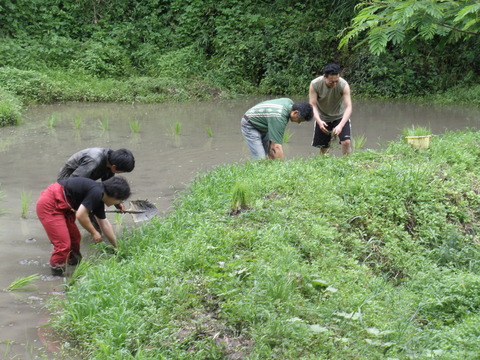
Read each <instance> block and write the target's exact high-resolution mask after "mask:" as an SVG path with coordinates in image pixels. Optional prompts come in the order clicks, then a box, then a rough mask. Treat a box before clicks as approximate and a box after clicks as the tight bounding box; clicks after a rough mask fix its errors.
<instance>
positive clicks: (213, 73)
mask: <svg viewBox="0 0 480 360" xmlns="http://www.w3.org/2000/svg"><path fill="white" fill-rule="evenodd" d="M357 2H358V1H353V0H350V1H331V0H317V1H311V0H307V1H301V2H299V1H291V0H280V1H279V0H276V1H272V0H268V1H261V2H259V1H252V0H228V1H222V0H190V1H185V0H167V1H166V0H148V1H137V2H132V1H127V0H79V1H62V0H31V1H26V2H22V4H21V6H20V5H19V4H18V3H17V2H16V1H13V0H4V1H3V2H2V3H1V4H0V24H1V25H0V53H1V54H2V56H1V57H0V90H1V93H0V95H1V97H0V104H2V103H5V102H9V101H10V100H9V99H10V98H12V97H19V99H20V100H21V101H23V102H26V103H29V102H42V103H49V102H57V101H124V102H133V101H137V102H157V101H165V100H179V99H180V100H183V99H192V98H193V99H202V98H212V97H218V96H230V95H232V94H239V93H240V94H270V95H278V94H288V95H299V94H306V93H307V89H308V84H309V82H310V80H311V79H312V78H313V77H315V76H318V75H319V74H320V73H321V71H322V68H323V66H324V65H325V64H326V63H329V62H332V61H335V62H338V63H340V64H342V65H343V66H344V68H345V76H346V77H347V78H348V80H349V81H350V82H351V83H352V85H353V86H352V89H353V91H354V93H355V94H356V95H363V96H375V97H387V98H394V97H395V98H398V97H404V98H418V97H422V96H427V95H430V94H437V93H443V92H444V91H450V92H449V93H448V94H446V95H445V96H444V97H443V98H442V99H443V100H442V101H443V102H448V101H456V102H464V103H468V104H472V103H473V104H477V105H478V104H479V100H478V99H479V98H480V97H479V96H478V93H479V91H480V90H479V87H478V80H477V79H478V77H479V75H480V70H479V69H480V60H479V57H478V49H479V47H480V40H479V37H478V36H476V37H471V38H468V39H465V40H464V41H460V42H457V43H447V42H445V41H444V40H443V38H442V37H441V36H440V35H434V36H432V37H431V38H429V39H428V40H421V39H420V40H418V41H417V43H416V44H417V46H415V47H409V46H408V43H407V44H405V45H404V46H401V47H399V46H389V47H387V50H388V51H386V52H384V53H382V54H379V55H373V54H372V53H371V52H370V51H369V48H368V46H366V45H364V46H362V45H360V46H357V47H355V49H353V48H345V49H344V50H342V51H339V50H338V45H339V41H340V34H341V31H342V29H344V28H346V27H347V26H348V25H349V24H350V20H351V19H352V18H353V17H354V14H355V12H354V6H355V4H356V3H357ZM359 40H361V39H359ZM357 45H358V44H357ZM447 45H448V47H447ZM452 88H454V90H453V91H452ZM7 92H8V93H7ZM5 94H7V95H5ZM12 108H14V110H15V108H16V105H13V106H12ZM17 117H18V112H17V111H13V113H11V114H10V115H8V114H7V115H2V118H0V124H4V123H14V122H15V121H16V119H17Z"/></svg>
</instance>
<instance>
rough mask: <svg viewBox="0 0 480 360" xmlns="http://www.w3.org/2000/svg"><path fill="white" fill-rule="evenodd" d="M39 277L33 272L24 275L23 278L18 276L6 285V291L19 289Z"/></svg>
mask: <svg viewBox="0 0 480 360" xmlns="http://www.w3.org/2000/svg"><path fill="white" fill-rule="evenodd" d="M39 278H40V275H39V274H33V275H29V276H25V277H23V278H18V279H16V280H15V281H13V282H12V283H11V284H10V285H9V286H8V288H7V291H15V290H20V289H22V288H24V287H26V286H28V285H30V284H31V283H32V282H33V281H34V280H37V279H39Z"/></svg>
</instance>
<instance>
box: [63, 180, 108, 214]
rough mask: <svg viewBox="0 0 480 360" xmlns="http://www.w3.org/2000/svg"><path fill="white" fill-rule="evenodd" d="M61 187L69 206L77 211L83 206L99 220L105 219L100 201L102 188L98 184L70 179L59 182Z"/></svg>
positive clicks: (103, 208) (103, 205) (103, 206)
mask: <svg viewBox="0 0 480 360" xmlns="http://www.w3.org/2000/svg"><path fill="white" fill-rule="evenodd" d="M58 183H59V184H60V185H63V187H64V190H65V196H66V197H67V201H68V203H69V205H70V206H71V207H72V208H74V209H75V210H78V208H79V207H80V205H83V206H85V207H86V208H87V209H88V211H90V212H92V213H93V214H94V215H95V216H96V217H98V218H99V219H105V204H104V203H103V201H102V198H103V192H104V187H103V184H102V183H100V182H96V181H94V180H92V179H88V178H83V177H72V178H67V179H63V180H59V181H58Z"/></svg>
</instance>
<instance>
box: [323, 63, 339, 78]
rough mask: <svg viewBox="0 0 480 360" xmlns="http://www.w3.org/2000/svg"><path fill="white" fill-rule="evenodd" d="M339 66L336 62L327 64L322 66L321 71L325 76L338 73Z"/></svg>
mask: <svg viewBox="0 0 480 360" xmlns="http://www.w3.org/2000/svg"><path fill="white" fill-rule="evenodd" d="M340 71H341V68H340V65H337V64H328V65H326V66H325V67H324V68H323V73H324V74H325V75H327V76H329V75H338V74H340Z"/></svg>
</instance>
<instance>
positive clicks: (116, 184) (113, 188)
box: [102, 176, 131, 201]
mask: <svg viewBox="0 0 480 360" xmlns="http://www.w3.org/2000/svg"><path fill="white" fill-rule="evenodd" d="M102 184H103V189H104V190H105V194H107V195H108V196H110V197H112V198H115V199H117V200H122V201H123V200H127V199H128V198H129V197H130V194H131V192H130V185H128V182H127V180H125V178H124V177H121V176H114V177H111V178H110V179H108V180H105V181H103V182H102Z"/></svg>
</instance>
